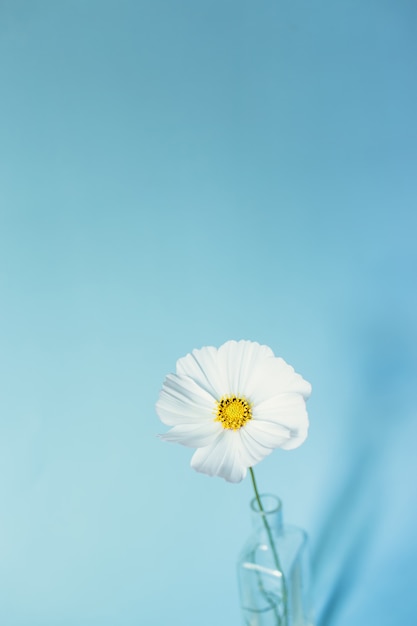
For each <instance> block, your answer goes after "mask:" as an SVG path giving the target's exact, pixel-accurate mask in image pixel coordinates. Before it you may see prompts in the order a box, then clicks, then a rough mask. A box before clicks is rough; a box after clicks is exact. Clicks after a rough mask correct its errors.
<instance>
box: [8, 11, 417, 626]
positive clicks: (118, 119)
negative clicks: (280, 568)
mask: <svg viewBox="0 0 417 626" xmlns="http://www.w3.org/2000/svg"><path fill="white" fill-rule="evenodd" d="M416 18H417V9H416V4H415V2H414V1H413V0H365V1H364V0H349V1H348V0H340V1H336V2H335V1H334V0H332V1H331V0H321V1H320V2H315V3H313V2H311V1H307V0H295V1H294V0H291V1H290V0H280V1H278V0H257V1H256V2H254V1H249V0H177V1H174V0H140V1H137V2H134V1H133V0H132V1H129V0H119V1H117V2H116V1H115V0H114V1H108V0H88V1H85V0H82V1H81V0H71V1H68V0H65V1H61V2H56V1H52V0H38V1H35V2H32V1H29V0H26V1H25V0H2V2H0V90H1V98H0V159H1V163H0V176H1V181H0V290H1V303H0V318H1V328H0V370H1V375H0V387H1V390H0V391H1V392H0V503H1V504H0V623H1V624H5V625H7V626H58V625H59V626H116V625H117V626H119V625H120V626H131V625H134V624H135V625H137V624H146V625H147V626H162V625H163V624H179V625H181V626H195V624H199V625H200V626H212V625H213V624H219V626H223V625H224V626H226V625H227V626H231V625H232V624H239V623H240V621H239V620H240V616H239V608H238V597H237V588H236V580H235V569H234V568H235V561H236V556H237V553H238V552H239V549H240V547H241V545H242V544H243V542H244V540H245V538H246V536H247V534H248V533H249V529H250V516H249V510H248V502H249V500H250V498H251V497H252V493H251V485H250V483H249V481H248V480H245V481H243V482H242V483H240V484H239V485H230V484H227V483H226V482H224V481H223V480H220V479H216V478H209V477H206V476H203V475H199V474H197V473H195V472H193V471H192V470H191V469H190V468H189V460H190V457H191V451H190V450H189V449H186V448H182V447H180V446H174V445H170V444H165V443H163V442H161V441H159V440H158V439H157V438H156V436H155V435H156V433H158V432H161V431H163V430H164V427H163V426H162V425H161V424H160V423H159V422H158V420H157V417H156V415H155V411H154V404H155V401H156V398H157V396H158V392H159V389H160V387H161V385H162V381H163V378H164V376H165V375H166V373H168V372H169V371H173V370H174V368H175V361H176V359H177V358H179V357H180V356H183V355H184V354H186V353H187V352H189V351H190V350H192V349H193V348H196V347H201V346H203V345H220V344H221V343H223V342H224V341H226V340H227V339H230V338H236V339H240V338H245V339H252V340H257V341H259V342H261V343H266V344H268V345H270V346H271V347H272V348H273V350H274V352H275V353H276V354H278V355H281V356H283V357H284V358H285V359H286V360H287V361H288V362H289V363H291V364H292V365H293V366H294V367H295V368H296V370H297V371H299V372H300V373H302V374H303V376H304V377H305V378H307V379H308V380H310V381H311V382H312V384H313V395H312V397H311V400H310V401H309V413H310V419H311V434H310V436H309V439H308V440H307V442H306V443H305V444H304V446H302V447H301V448H299V449H298V450H296V451H292V452H282V451H275V452H274V453H273V455H271V456H270V457H268V458H267V459H266V460H264V461H263V462H262V463H261V464H260V465H259V466H258V471H257V476H258V482H259V485H260V488H261V490H263V491H269V492H271V491H272V492H275V493H277V494H279V495H280V497H281V498H282V499H283V501H284V507H285V517H286V520H287V521H290V522H292V523H295V524H298V525H300V526H302V527H304V528H306V529H307V530H308V532H309V534H310V538H311V547H312V556H313V569H314V580H315V583H314V593H315V607H316V615H317V618H318V622H319V624H320V626H348V625H349V626H350V625H351V624H356V625H359V626H362V625H363V626H369V625H372V624H375V625H376V624H378V626H386V625H390V624H395V625H396V624H400V623H403V624H411V623H413V622H414V621H415V620H416V615H417V599H416V594H415V591H414V590H415V585H416V582H417V576H416V571H415V563H416V559H417V539H416V533H415V527H416V524H417V494H416V489H417V487H416V480H415V475H416V469H417V463H416V454H415V447H416V446H415V442H416V438H417V420H416V406H415V389H416V382H417V381H416V378H417V328H416V316H417V297H416V269H417V254H416V245H415V240H416V227H417V217H416V212H415V208H416V191H417V176H416V166H417V119H416V111H417V78H416V77H417V21H416Z"/></svg>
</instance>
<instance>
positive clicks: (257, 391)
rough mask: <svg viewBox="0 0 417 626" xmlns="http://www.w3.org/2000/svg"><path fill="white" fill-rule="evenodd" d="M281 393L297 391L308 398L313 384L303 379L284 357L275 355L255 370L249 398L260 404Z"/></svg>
mask: <svg viewBox="0 0 417 626" xmlns="http://www.w3.org/2000/svg"><path fill="white" fill-rule="evenodd" d="M280 393H297V394H300V395H301V396H302V397H303V398H308V397H309V395H310V393H311V385H310V383H308V382H307V381H306V380H304V379H303V377H302V376H300V374H297V373H296V372H295V371H294V368H293V367H291V366H290V365H288V363H286V362H285V361H284V359H281V358H278V357H274V358H270V359H265V360H264V362H263V363H262V364H261V365H260V367H257V368H256V369H254V370H253V374H252V377H251V379H250V386H249V389H248V394H249V398H250V400H251V401H252V402H253V403H256V404H259V403H260V402H263V401H264V400H267V399H268V398H271V397H273V396H276V395H278V394H280Z"/></svg>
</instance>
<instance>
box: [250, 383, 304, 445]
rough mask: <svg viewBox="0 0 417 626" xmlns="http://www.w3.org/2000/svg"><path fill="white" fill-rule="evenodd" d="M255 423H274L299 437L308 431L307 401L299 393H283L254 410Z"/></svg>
mask: <svg viewBox="0 0 417 626" xmlns="http://www.w3.org/2000/svg"><path fill="white" fill-rule="evenodd" d="M252 416H253V419H254V421H257V420H261V421H263V422H273V423H275V424H281V426H285V428H287V429H288V430H289V431H290V432H291V436H292V437H298V436H299V434H300V433H301V432H303V433H304V432H306V431H307V429H308V415H307V410H306V405H305V401H304V399H303V397H302V396H300V395H299V394H297V393H282V394H279V395H277V396H274V397H272V398H269V399H268V400H265V401H264V402H261V403H260V404H257V405H256V406H254V407H253V409H252Z"/></svg>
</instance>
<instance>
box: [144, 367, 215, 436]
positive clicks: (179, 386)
mask: <svg viewBox="0 0 417 626" xmlns="http://www.w3.org/2000/svg"><path fill="white" fill-rule="evenodd" d="M214 411H215V403H214V401H213V398H212V397H211V396H210V395H209V394H208V393H207V392H206V391H205V390H204V389H202V388H201V387H199V386H198V385H197V384H196V383H195V382H194V381H192V380H191V379H190V378H186V377H184V376H177V375H176V374H169V375H168V376H167V377H166V379H165V381H164V384H163V387H162V391H161V393H160V395H159V400H158V402H157V403H156V412H157V413H158V415H159V418H160V419H161V421H162V422H163V423H164V424H167V425H168V426H175V425H176V424H193V423H196V422H201V421H208V420H213V419H214Z"/></svg>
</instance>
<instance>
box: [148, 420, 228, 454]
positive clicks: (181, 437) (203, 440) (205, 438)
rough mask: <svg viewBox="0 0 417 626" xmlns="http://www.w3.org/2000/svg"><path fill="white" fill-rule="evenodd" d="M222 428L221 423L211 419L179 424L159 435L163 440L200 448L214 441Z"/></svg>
mask: <svg viewBox="0 0 417 626" xmlns="http://www.w3.org/2000/svg"><path fill="white" fill-rule="evenodd" d="M223 430H224V429H223V427H222V426H221V424H219V423H218V422H215V421H214V420H212V421H211V422H204V423H202V424H180V425H178V426H174V427H173V428H171V430H169V431H168V432H167V433H164V434H163V435H159V436H160V438H161V439H162V440H163V441H172V442H175V443H181V444H182V445H183V446H188V447H190V448H201V447H203V446H208V445H211V444H212V443H214V442H215V441H216V439H217V438H218V436H219V435H221V434H222V431H223Z"/></svg>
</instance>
